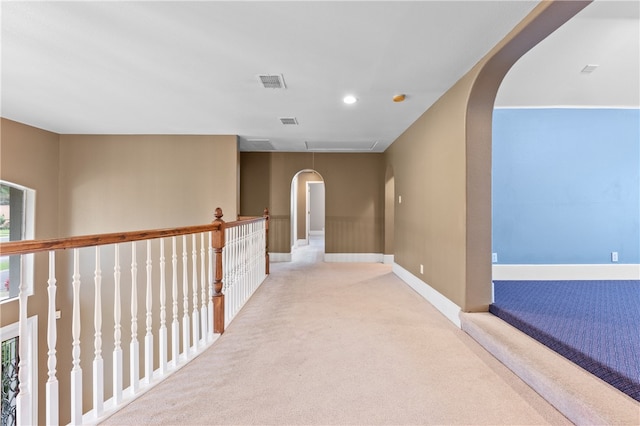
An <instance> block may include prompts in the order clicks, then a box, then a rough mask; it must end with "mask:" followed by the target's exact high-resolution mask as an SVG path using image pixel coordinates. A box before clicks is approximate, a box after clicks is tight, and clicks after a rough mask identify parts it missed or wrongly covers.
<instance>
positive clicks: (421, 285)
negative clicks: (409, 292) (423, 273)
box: [393, 263, 462, 328]
mask: <svg viewBox="0 0 640 426" xmlns="http://www.w3.org/2000/svg"><path fill="white" fill-rule="evenodd" d="M393 273H394V274H396V275H397V276H398V277H400V279H401V280H402V281H404V282H405V283H407V285H408V286H409V287H411V288H412V289H413V290H415V292H416V293H418V294H419V295H420V296H422V297H424V298H425V299H426V300H427V302H429V303H431V304H432V305H433V306H434V307H435V308H436V309H437V310H439V311H440V312H441V313H442V315H444V316H445V317H447V319H448V320H449V321H451V322H452V323H454V324H455V325H456V327H458V328H460V327H461V325H460V312H461V311H462V309H460V307H459V306H458V305H456V304H455V303H453V302H452V301H451V300H449V299H447V298H446V297H445V296H443V295H442V294H441V293H440V292H438V291H437V290H436V289H434V288H433V287H431V286H430V285H429V284H427V283H425V282H424V281H422V280H421V279H420V278H418V277H416V276H415V275H413V274H412V273H411V272H409V271H407V270H406V269H404V268H403V267H402V266H400V265H398V264H397V263H394V264H393Z"/></svg>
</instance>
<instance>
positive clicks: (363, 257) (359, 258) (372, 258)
mask: <svg viewBox="0 0 640 426" xmlns="http://www.w3.org/2000/svg"><path fill="white" fill-rule="evenodd" d="M324 261H325V262H364V263H382V261H383V256H382V253H325V255H324Z"/></svg>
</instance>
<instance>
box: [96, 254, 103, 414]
mask: <svg viewBox="0 0 640 426" xmlns="http://www.w3.org/2000/svg"><path fill="white" fill-rule="evenodd" d="M95 253H96V261H95V275H94V290H95V291H94V303H93V327H94V330H95V332H94V339H93V347H94V357H93V411H94V414H95V416H96V417H100V416H101V415H102V411H103V409H104V365H103V362H104V361H103V359H102V269H101V268H100V246H97V247H96V249H95Z"/></svg>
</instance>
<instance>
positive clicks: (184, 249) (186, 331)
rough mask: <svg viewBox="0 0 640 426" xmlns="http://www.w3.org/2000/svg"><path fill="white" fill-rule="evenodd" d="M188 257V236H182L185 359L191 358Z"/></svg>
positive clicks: (183, 348) (183, 343)
mask: <svg viewBox="0 0 640 426" xmlns="http://www.w3.org/2000/svg"><path fill="white" fill-rule="evenodd" d="M188 267H189V265H188V257H187V236H186V235H183V236H182V293H183V298H182V310H183V313H184V314H183V316H182V351H183V352H184V356H185V359H189V358H190V356H189V353H190V352H191V351H190V350H189V346H190V345H189V335H190V333H189V275H188Z"/></svg>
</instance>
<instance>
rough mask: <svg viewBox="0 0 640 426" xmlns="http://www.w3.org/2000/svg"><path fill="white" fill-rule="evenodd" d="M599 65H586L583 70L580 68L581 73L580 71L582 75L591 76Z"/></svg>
mask: <svg viewBox="0 0 640 426" xmlns="http://www.w3.org/2000/svg"><path fill="white" fill-rule="evenodd" d="M598 66H599V65H587V66H585V67H584V68H582V71H580V72H581V73H583V74H591V73H592V72H594V71H595V70H596V68H598Z"/></svg>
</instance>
